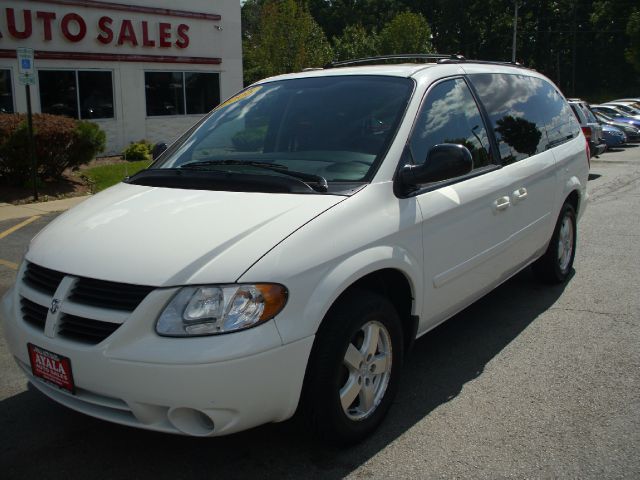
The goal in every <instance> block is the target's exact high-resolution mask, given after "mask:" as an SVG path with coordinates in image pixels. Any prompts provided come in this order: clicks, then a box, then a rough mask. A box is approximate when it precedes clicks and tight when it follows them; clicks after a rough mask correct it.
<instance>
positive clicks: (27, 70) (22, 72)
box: [16, 48, 38, 201]
mask: <svg viewBox="0 0 640 480" xmlns="http://www.w3.org/2000/svg"><path fill="white" fill-rule="evenodd" d="M16 54H17V57H18V81H19V82H20V85H24V88H25V92H26V94H27V126H28V130H29V156H30V158H31V179H32V181H33V199H34V200H35V201H37V200H38V162H37V160H36V146H35V141H34V139H33V113H32V111H31V85H35V84H36V76H35V70H34V68H33V48H18V49H17V50H16Z"/></svg>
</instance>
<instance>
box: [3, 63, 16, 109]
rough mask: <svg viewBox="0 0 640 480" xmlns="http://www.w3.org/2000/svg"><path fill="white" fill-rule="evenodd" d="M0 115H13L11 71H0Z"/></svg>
mask: <svg viewBox="0 0 640 480" xmlns="http://www.w3.org/2000/svg"><path fill="white" fill-rule="evenodd" d="M0 113H13V89H12V88H11V70H0Z"/></svg>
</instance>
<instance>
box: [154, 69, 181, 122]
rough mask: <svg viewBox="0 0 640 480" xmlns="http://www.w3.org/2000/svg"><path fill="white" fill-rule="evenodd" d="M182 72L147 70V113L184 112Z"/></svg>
mask: <svg viewBox="0 0 640 480" xmlns="http://www.w3.org/2000/svg"><path fill="white" fill-rule="evenodd" d="M183 86H184V84H183V82H182V72H146V73H145V74H144V88H145V92H146V97H147V115H149V116H156V115H182V114H184V88H183Z"/></svg>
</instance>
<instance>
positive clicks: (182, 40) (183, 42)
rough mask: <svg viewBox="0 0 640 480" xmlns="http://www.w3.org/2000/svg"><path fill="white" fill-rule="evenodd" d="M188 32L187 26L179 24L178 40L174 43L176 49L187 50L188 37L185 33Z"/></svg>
mask: <svg viewBox="0 0 640 480" xmlns="http://www.w3.org/2000/svg"><path fill="white" fill-rule="evenodd" d="M188 31H189V25H185V24H184V23H181V24H180V25H178V37H179V38H178V40H177V41H176V47H178V48H187V47H188V46H189V35H187V32H188Z"/></svg>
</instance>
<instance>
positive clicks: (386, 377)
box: [303, 291, 403, 444]
mask: <svg viewBox="0 0 640 480" xmlns="http://www.w3.org/2000/svg"><path fill="white" fill-rule="evenodd" d="M402 349H403V345H402V327H401V325H400V319H399V318H398V314H397V313H396V311H395V309H394V308H393V305H392V304H391V303H390V302H389V301H388V300H387V299H386V298H385V297H383V296H380V295H378V294H375V293H371V292H366V291H361V292H357V293H356V294H355V295H348V298H347V299H346V300H344V299H343V301H341V302H340V303H339V304H337V305H336V306H335V307H334V308H332V310H331V311H330V313H329V314H328V315H327V318H326V319H325V321H324V322H323V325H322V327H321V329H320V331H319V332H318V336H317V337H316V340H315V344H314V348H313V351H312V354H311V358H310V360H309V367H308V370H307V377H306V379H305V389H304V392H303V411H304V414H305V417H306V418H307V420H308V421H309V422H310V424H311V426H312V427H313V429H314V430H315V432H316V433H317V434H318V435H319V436H320V437H321V438H323V439H325V440H328V441H332V442H337V443H343V444H344V443H354V442H358V441H360V440H362V439H364V438H365V437H366V436H367V435H369V434H370V433H371V432H373V430H374V429H375V428H376V427H377V426H378V425H379V424H380V423H381V422H382V419H383V418H384V416H385V415H386V413H387V411H388V410H389V407H390V406H391V402H392V400H393V397H394V396H395V393H396V390H397V385H398V376H399V373H400V369H401V366H402V356H403V352H402Z"/></svg>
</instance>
